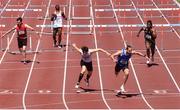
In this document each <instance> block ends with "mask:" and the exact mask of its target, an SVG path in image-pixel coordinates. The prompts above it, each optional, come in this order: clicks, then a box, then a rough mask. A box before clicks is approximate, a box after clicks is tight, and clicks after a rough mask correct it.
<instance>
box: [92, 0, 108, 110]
mask: <svg viewBox="0 0 180 110" xmlns="http://www.w3.org/2000/svg"><path fill="white" fill-rule="evenodd" d="M90 16H91V18H92V24H93V26H94V25H95V20H94V18H95V17H94V13H93V2H92V0H90ZM93 36H94V42H95V48H96V49H97V48H98V46H97V45H98V44H97V36H96V28H95V27H93ZM96 58H97V64H98V73H99V81H100V86H101V90H102V91H101V95H102V98H103V101H104V103H105V105H106V106H107V108H108V109H109V110H110V109H111V108H110V106H109V105H108V103H107V101H106V98H105V96H104V91H103V84H102V76H101V75H102V72H101V68H100V59H99V53H98V52H96Z"/></svg>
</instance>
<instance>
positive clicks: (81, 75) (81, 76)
mask: <svg viewBox="0 0 180 110" xmlns="http://www.w3.org/2000/svg"><path fill="white" fill-rule="evenodd" d="M83 76H84V74H82V73H80V74H79V79H78V83H80V82H81V80H82V78H83Z"/></svg>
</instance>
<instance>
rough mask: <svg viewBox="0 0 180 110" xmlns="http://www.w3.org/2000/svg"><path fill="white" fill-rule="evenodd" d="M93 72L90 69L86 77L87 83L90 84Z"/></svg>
mask: <svg viewBox="0 0 180 110" xmlns="http://www.w3.org/2000/svg"><path fill="white" fill-rule="evenodd" d="M92 72H93V71H88V73H87V76H86V79H85V82H86V85H87V86H89V79H90V78H91V76H92Z"/></svg>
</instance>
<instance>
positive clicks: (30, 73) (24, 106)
mask: <svg viewBox="0 0 180 110" xmlns="http://www.w3.org/2000/svg"><path fill="white" fill-rule="evenodd" d="M30 3H31V0H30V1H29V3H28V4H30ZM50 4H51V0H49V2H48V6H47V10H46V14H45V17H47V16H48V15H49V8H50ZM26 9H27V7H26ZM45 23H46V18H45V19H44V21H43V25H44V24H45ZM43 31H44V28H41V31H40V32H41V33H40V38H39V39H38V43H37V47H36V51H38V48H39V45H40V42H41V40H40V39H41V37H42V32H43ZM36 57H37V54H35V55H34V57H33V61H35V60H36ZM34 65H35V62H32V65H31V68H30V71H29V75H28V79H27V82H26V86H25V88H24V92H23V97H22V103H23V108H24V109H25V110H26V100H25V99H26V92H27V89H28V85H29V82H30V79H31V75H32V71H33V67H34Z"/></svg>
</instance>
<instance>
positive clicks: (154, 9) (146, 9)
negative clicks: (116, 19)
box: [95, 8, 180, 12]
mask: <svg viewBox="0 0 180 110" xmlns="http://www.w3.org/2000/svg"><path fill="white" fill-rule="evenodd" d="M173 10H174V11H175V10H180V8H159V9H158V8H137V9H134V8H129V9H95V11H99V12H104V11H122V12H124V11H127V12H131V11H173Z"/></svg>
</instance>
